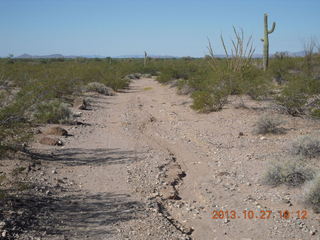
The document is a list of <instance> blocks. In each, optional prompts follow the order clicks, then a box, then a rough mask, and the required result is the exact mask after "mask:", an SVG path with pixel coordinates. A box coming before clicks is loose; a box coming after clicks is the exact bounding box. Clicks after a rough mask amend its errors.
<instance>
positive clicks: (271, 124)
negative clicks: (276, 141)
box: [253, 114, 284, 134]
mask: <svg viewBox="0 0 320 240" xmlns="http://www.w3.org/2000/svg"><path fill="white" fill-rule="evenodd" d="M283 123H284V121H283V120H281V119H280V118H279V117H276V116H272V115H270V114H264V115H262V116H261V117H260V118H259V119H258V121H257V122H256V126H255V129H254V130H253V132H254V133H255V134H268V133H273V134H279V133H283V132H284V129H283V128H281V127H280V125H281V124H283Z"/></svg>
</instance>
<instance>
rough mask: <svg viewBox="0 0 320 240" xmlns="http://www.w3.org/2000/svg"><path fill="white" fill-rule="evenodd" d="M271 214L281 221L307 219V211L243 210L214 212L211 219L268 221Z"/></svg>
mask: <svg viewBox="0 0 320 240" xmlns="http://www.w3.org/2000/svg"><path fill="white" fill-rule="evenodd" d="M273 214H278V216H279V217H280V218H283V219H291V218H298V219H306V218H308V211H307V210H297V211H288V210H283V211H277V212H273V211H271V210H259V211H253V210H243V211H242V212H239V211H236V210H214V211H213V212H212V216H211V218H212V219H270V218H271V217H272V216H273Z"/></svg>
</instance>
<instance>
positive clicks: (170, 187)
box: [35, 79, 319, 240]
mask: <svg viewBox="0 0 320 240" xmlns="http://www.w3.org/2000/svg"><path fill="white" fill-rule="evenodd" d="M92 99H93V100H92V101H93V111H84V112H83V115H82V117H81V119H82V120H83V121H84V122H86V123H89V124H90V126H77V127H69V129H68V130H69V132H70V133H71V134H72V135H74V137H69V138H67V139H66V144H65V146H64V147H63V148H50V149H48V148H44V147H43V146H37V145H35V147H36V148H42V151H47V152H48V151H49V152H50V154H51V157H52V158H51V160H50V161H49V160H48V161H47V163H46V164H47V170H46V175H47V176H48V179H49V181H53V182H54V181H58V180H59V179H62V180H64V181H65V182H67V183H69V185H68V189H69V190H68V191H66V192H60V193H59V194H58V197H57V199H59V200H57V201H56V202H55V211H53V213H52V215H53V216H55V218H57V219H59V221H60V222H56V223H55V225H54V226H56V229H55V231H52V232H53V233H51V235H48V236H46V238H47V239H51V238H52V239H84V238H88V239H201V240H202V239H247V240H248V239H270V238H274V239H317V237H318V236H317V234H314V233H315V232H316V230H317V229H318V228H319V216H318V215H315V214H313V213H312V211H311V210H310V211H309V218H308V219H303V220H301V219H297V218H290V219H288V220H286V219H281V218H280V216H279V213H278V212H277V211H279V210H286V209H288V210H290V211H291V212H292V213H293V214H294V212H296V211H298V210H302V209H304V207H303V205H301V203H300V196H301V189H300V188H298V189H292V188H288V187H285V186H282V187H278V188H270V187H267V186H264V185H261V183H260V180H261V176H262V173H263V172H264V171H265V168H266V162H267V160H268V159H269V158H270V157H282V156H284V155H285V154H287V153H286V150H285V149H286V146H287V144H288V141H290V140H291V139H294V138H295V137H296V136H298V135H301V134H305V133H310V132H312V131H314V130H318V129H317V127H316V125H315V124H314V123H313V122H311V121H307V120H303V119H294V120H292V119H290V118H288V119H287V126H286V128H287V129H290V131H289V132H287V134H285V135H275V136H267V137H265V138H261V136H256V135H253V134H252V127H253V125H254V122H255V121H256V120H257V118H258V117H259V116H260V115H261V113H262V109H263V107H264V106H265V105H264V104H265V103H256V102H252V101H249V100H248V101H247V103H248V105H250V104H251V108H248V109H235V107H234V105H232V104H229V105H228V106H227V107H226V109H224V110H223V111H222V112H217V113H211V114H198V113H196V112H194V111H193V110H191V109H190V103H191V100H190V98H189V97H188V96H178V95H176V93H175V89H172V88H170V87H168V86H161V85H160V84H159V83H157V82H156V81H154V80H152V79H139V80H135V81H133V82H132V84H131V87H130V89H129V90H127V91H125V92H123V93H118V95H117V96H115V97H102V96H95V97H93V98H92ZM240 132H241V133H240ZM52 169H54V170H56V173H55V174H52ZM288 199H289V200H288ZM288 201H289V202H290V204H289V205H288ZM214 210H217V211H219V210H223V211H229V212H231V211H232V210H233V211H235V212H236V214H237V216H236V218H235V219H229V220H225V219H212V216H213V215H212V212H213V211H214ZM250 210H252V211H253V212H254V213H255V216H254V217H253V218H252V219H248V215H247V213H246V214H245V213H243V212H244V211H247V212H248V211H250ZM266 210H271V211H272V214H271V216H270V218H268V219H261V218H260V217H261V215H262V213H263V211H266ZM245 217H246V218H247V219H245Z"/></svg>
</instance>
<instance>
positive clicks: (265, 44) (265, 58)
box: [261, 13, 276, 71]
mask: <svg viewBox="0 0 320 240" xmlns="http://www.w3.org/2000/svg"><path fill="white" fill-rule="evenodd" d="M275 27H276V23H275V22H273V23H272V28H271V30H268V14H267V13H265V14H264V38H263V39H261V40H262V41H263V69H264V70H265V71H266V70H267V68H268V65H269V34H271V33H273V31H274V29H275Z"/></svg>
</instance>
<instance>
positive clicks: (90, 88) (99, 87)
mask: <svg viewBox="0 0 320 240" xmlns="http://www.w3.org/2000/svg"><path fill="white" fill-rule="evenodd" d="M85 90H86V91H87V92H97V93H100V94H103V95H106V96H114V95H115V93H114V91H113V89H112V88H110V87H107V86H106V85H104V84H103V83H99V82H91V83H88V84H87V86H86V87H85Z"/></svg>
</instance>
